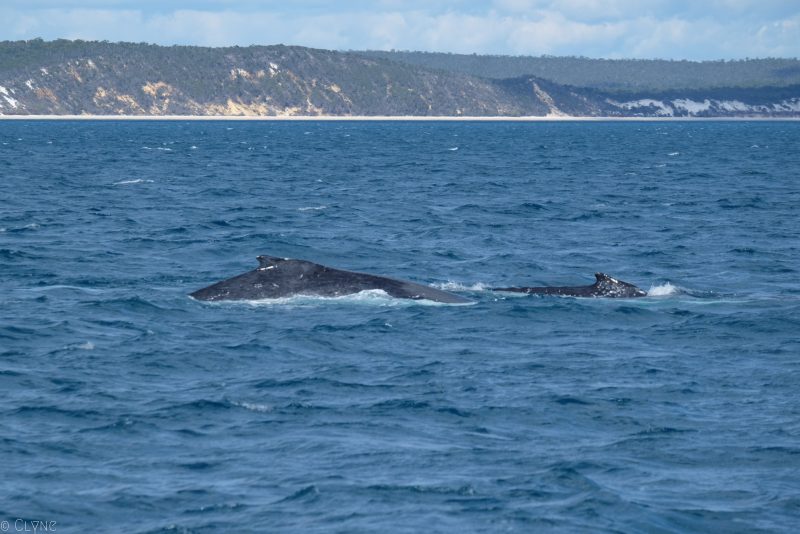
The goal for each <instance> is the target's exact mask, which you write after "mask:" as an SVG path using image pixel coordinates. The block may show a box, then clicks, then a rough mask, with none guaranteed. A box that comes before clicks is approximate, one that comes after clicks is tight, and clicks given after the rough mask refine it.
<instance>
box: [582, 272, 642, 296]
mask: <svg viewBox="0 0 800 534" xmlns="http://www.w3.org/2000/svg"><path fill="white" fill-rule="evenodd" d="M594 277H595V280H596V281H595V283H594V285H593V286H592V287H593V288H594V292H595V296H601V297H612V298H614V297H616V298H632V297H644V296H646V295H647V292H646V291H643V290H641V289H639V288H638V287H636V286H635V285H633V284H629V283H628V282H623V281H622V280H617V279H616V278H613V277H611V276H608V275H607V274H605V273H595V274H594Z"/></svg>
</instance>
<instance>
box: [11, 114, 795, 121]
mask: <svg viewBox="0 0 800 534" xmlns="http://www.w3.org/2000/svg"><path fill="white" fill-rule="evenodd" d="M3 120H11V121H14V120H18V121H19V120H39V121H288V122H291V121H308V122H310V121H326V122H335V121H420V122H442V121H444V122H682V121H800V117H744V116H742V117H589V116H570V115H545V116H526V117H504V116H491V117H482V116H477V117H475V116H473V117H466V116H415V115H401V116H398V115H276V116H265V115H1V114H0V121H3Z"/></svg>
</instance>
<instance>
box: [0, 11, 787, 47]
mask: <svg viewBox="0 0 800 534" xmlns="http://www.w3.org/2000/svg"><path fill="white" fill-rule="evenodd" d="M0 21H3V22H2V23H0V40H20V39H33V38H36V37H41V38H43V39H46V40H51V39H58V38H65V39H84V40H108V41H132V42H148V43H157V44H165V45H170V44H186V45H205V46H227V45H240V46H246V45H250V44H261V45H268V44H278V43H283V44H288V45H302V46H310V47H315V48H327V49H334V50H365V49H370V50H391V49H396V50H424V51H432V52H455V53H468V54H471V53H477V54H507V55H534V56H538V55H543V54H548V55H557V56H560V55H578V56H587V57H603V58H665V59H691V60H708V59H742V58H746V57H750V58H755V57H800V0H604V1H599V0H486V1H474V0H439V1H437V0H427V1H425V0H372V1H368V0H351V1H347V0H341V1H330V0H328V1H324V0H280V1H276V0H191V1H189V0H176V1H168V0H137V1H133V0H105V1H104V0H0Z"/></svg>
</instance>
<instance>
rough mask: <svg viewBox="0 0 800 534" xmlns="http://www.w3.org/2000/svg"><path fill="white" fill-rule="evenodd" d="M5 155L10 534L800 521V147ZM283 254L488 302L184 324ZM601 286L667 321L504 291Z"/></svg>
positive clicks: (26, 130) (33, 141) (768, 526)
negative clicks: (496, 290) (263, 260)
mask: <svg viewBox="0 0 800 534" xmlns="http://www.w3.org/2000/svg"><path fill="white" fill-rule="evenodd" d="M0 143H1V144H0V200H1V203H0V391H1V392H2V396H0V520H4V521H9V523H8V524H7V526H9V527H10V531H14V529H15V521H17V520H22V521H27V522H28V523H27V524H28V525H31V524H32V522H33V521H45V522H52V521H55V522H56V524H55V525H56V527H57V529H58V532H88V531H93V532H113V531H124V532H217V531H227V532H275V531H296V532H375V531H384V532H465V531H466V532H471V531H481V532H505V531H507V532H535V531H564V532H574V531H579V532H597V531H614V532H643V531H646V532H685V531H695V532H700V531H703V532H748V533H749V532H775V531H784V532H791V531H793V530H795V529H796V528H797V525H798V524H800V282H798V278H800V272H798V271H799V270H800V261H799V260H800V123H785V122H772V123H756V122H724V123H719V122H680V123H660V122H653V123H533V124H517V123H397V122H391V123H381V122H370V123H358V122H354V123H341V122H335V123H324V122H308V123H258V122H187V123H182V122H135V123H134V122H33V121H31V122H13V123H11V122H5V123H0ZM258 254H270V255H278V256H290V257H296V258H303V259H308V260H312V261H315V262H319V263H324V264H327V265H331V266H335V267H339V268H343V269H351V270H359V271H367V272H371V273H376V274H382V275H386V276H392V277H397V278H403V279H409V280H414V281H417V282H422V283H428V284H433V285H436V286H437V287H440V288H445V289H450V290H454V291H458V292H460V293H462V294H464V295H466V296H469V297H470V298H471V299H473V300H474V301H475V303H474V304H472V305H469V306H447V305H432V304H426V303H418V302H411V301H403V300H394V299H391V298H388V297H382V296H380V295H357V296H353V297H347V298H344V299H338V300H325V299H315V298H309V297H302V298H295V299H288V300H283V301H280V302H277V303H274V302H273V303H229V304H207V303H201V302H197V301H194V300H192V299H190V298H189V297H187V294H188V293H189V292H191V291H193V290H196V289H198V288H201V287H204V286H207V285H209V284H211V283H213V282H216V281H218V280H221V279H223V278H227V277H230V276H233V275H235V274H238V273H241V272H244V271H247V270H250V269H252V268H254V267H255V266H256V265H257V263H256V260H255V257H256V256H257V255H258ZM595 271H604V272H607V273H609V274H611V275H613V276H616V277H618V278H621V279H623V280H626V281H629V282H632V283H635V284H637V285H639V286H640V287H642V288H643V289H647V290H651V293H652V294H653V296H649V297H646V298H643V299H632V300H613V299H607V300H605V299H573V298H558V297H531V296H528V297H513V296H509V295H498V294H493V293H492V292H491V291H489V290H487V289H486V288H487V287H490V286H493V285H505V286H507V285H580V284H590V283H592V281H593V274H594V272H595ZM17 525H22V523H17Z"/></svg>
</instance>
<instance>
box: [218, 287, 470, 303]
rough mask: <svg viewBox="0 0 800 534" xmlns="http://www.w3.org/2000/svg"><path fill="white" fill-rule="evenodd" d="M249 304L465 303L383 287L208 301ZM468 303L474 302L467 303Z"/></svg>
mask: <svg viewBox="0 0 800 534" xmlns="http://www.w3.org/2000/svg"><path fill="white" fill-rule="evenodd" d="M238 303H241V304H248V305H250V306H269V307H273V306H280V307H295V306H318V305H325V304H333V303H335V304H338V303H343V304H359V305H368V306H398V307H399V306H463V305H464V304H447V303H444V302H435V301H432V300H425V299H420V300H414V299H403V298H395V297H392V296H391V295H389V294H388V293H386V292H385V291H383V290H382V289H367V290H364V291H359V292H358V293H352V294H350V295H342V296H340V297H323V296H319V295H293V296H291V297H281V298H274V299H259V300H239V301H231V300H223V301H217V302H208V304H216V305H230V304H238ZM466 304H467V305H470V304H473V303H471V302H470V303H466Z"/></svg>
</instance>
